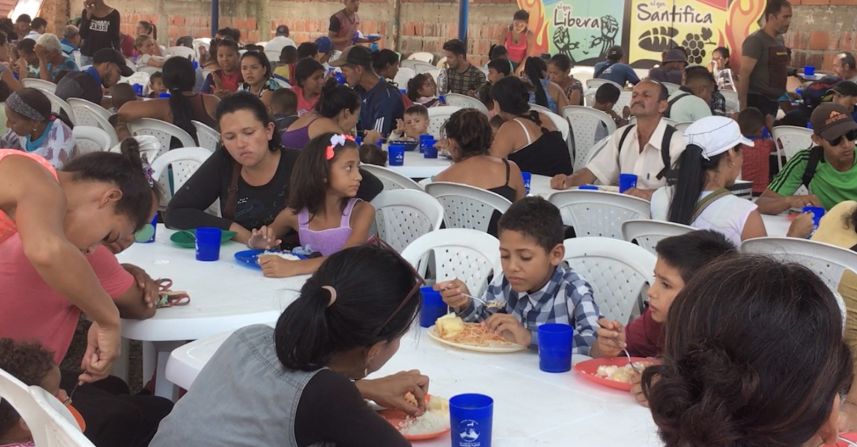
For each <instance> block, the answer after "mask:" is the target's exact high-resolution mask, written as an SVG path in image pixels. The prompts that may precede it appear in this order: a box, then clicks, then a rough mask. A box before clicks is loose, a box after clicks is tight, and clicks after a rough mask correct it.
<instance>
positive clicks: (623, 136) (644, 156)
mask: <svg viewBox="0 0 857 447" xmlns="http://www.w3.org/2000/svg"><path fill="white" fill-rule="evenodd" d="M668 97H669V93H668V92H667V89H666V87H664V86H663V85H662V84H661V83H659V82H657V81H653V80H651V79H644V80H642V81H640V83H638V84H637V85H636V86H634V90H633V94H632V98H631V114H632V115H633V116H635V117H636V118H637V122H636V123H635V124H629V125H627V126H625V127H621V128H619V129H618V130H616V132H615V133H614V134H613V135H612V136H611V137H610V140H609V141H608V142H607V145H606V146H604V148H602V149H601V150H600V151H599V152H598V153H597V154H596V155H595V157H593V158H592V160H591V161H590V162H589V164H588V165H586V167H585V168H583V169H581V170H579V171H577V172H575V173H574V174H572V175H565V174H559V175H556V176H554V178H553V179H551V187H552V188H554V189H567V188H571V187H572V186H580V185H585V184H589V183H593V182H595V181H596V180H598V182H599V183H600V184H602V185H616V184H618V182H619V174H620V173H629V174H635V175H637V187H636V188H631V189H629V190H627V191H625V194H630V195H632V196H636V197H640V198H643V199H646V200H649V199H651V197H652V193H653V192H654V191H655V190H656V189H658V188H660V187H662V186H665V185H666V184H667V173H668V171H669V170H671V169H672V166H673V165H674V164H675V162H676V161H678V157H679V155H681V153H682V151H684V148H685V145H686V143H687V141H686V140H685V138H684V136H683V135H682V134H681V132H678V131H676V130H675V128H674V127H672V126H670V125H668V124H667V122H666V121H665V120H664V118H663V114H664V112H665V111H666V109H667V105H668V104H667V98H668Z"/></svg>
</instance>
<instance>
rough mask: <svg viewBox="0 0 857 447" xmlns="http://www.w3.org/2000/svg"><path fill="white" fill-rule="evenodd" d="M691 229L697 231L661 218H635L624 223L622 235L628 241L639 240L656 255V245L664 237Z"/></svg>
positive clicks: (640, 244) (684, 232)
mask: <svg viewBox="0 0 857 447" xmlns="http://www.w3.org/2000/svg"><path fill="white" fill-rule="evenodd" d="M691 231H696V228H693V227H689V226H687V225H682V224H677V223H674V222H665V221H661V220H648V219H635V220H628V221H625V222H623V223H622V237H624V238H625V240H626V241H628V242H634V241H637V245H639V246H640V247H643V249H645V250H646V251H648V252H649V253H652V254H654V255H656V256H657V252H656V251H655V247H656V246H657V245H658V242H660V241H661V240H662V239H666V238H668V237H671V236H681V235H682V234H686V233H689V232H691Z"/></svg>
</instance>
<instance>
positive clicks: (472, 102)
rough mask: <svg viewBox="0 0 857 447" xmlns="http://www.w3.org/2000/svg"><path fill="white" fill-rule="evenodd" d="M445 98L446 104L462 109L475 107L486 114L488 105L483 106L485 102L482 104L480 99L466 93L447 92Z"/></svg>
mask: <svg viewBox="0 0 857 447" xmlns="http://www.w3.org/2000/svg"><path fill="white" fill-rule="evenodd" d="M444 98H445V99H446V105H448V106H456V107H461V108H464V109H476V110H478V111H480V112H482V113H484V114H486V115H487V114H488V107H485V104H482V101H480V100H478V99H476V98H474V97H472V96H467V95H460V94H458V93H447V94H446V95H445V97H444Z"/></svg>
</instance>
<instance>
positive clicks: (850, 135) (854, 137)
mask: <svg viewBox="0 0 857 447" xmlns="http://www.w3.org/2000/svg"><path fill="white" fill-rule="evenodd" d="M843 138H846V139H848V141H857V130H849V131H848V132H847V133H846V134H844V135H840V136H838V137H836V138H834V139H832V140H827V138H825V140H827V142H828V143H830V145H831V146H839V145H840V144H842V139H843Z"/></svg>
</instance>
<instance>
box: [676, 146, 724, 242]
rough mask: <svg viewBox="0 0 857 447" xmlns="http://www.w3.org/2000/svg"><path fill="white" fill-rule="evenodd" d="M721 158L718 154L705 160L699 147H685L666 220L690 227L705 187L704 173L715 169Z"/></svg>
mask: <svg viewBox="0 0 857 447" xmlns="http://www.w3.org/2000/svg"><path fill="white" fill-rule="evenodd" d="M724 153H725V152H724ZM722 156H723V154H718V155H715V156H714V157H711V159H710V160H706V159H705V158H703V157H702V148H701V147H699V146H697V145H695V144H690V145H688V146H687V148H686V149H685V150H684V152H682V154H681V156H680V157H679V159H678V166H679V169H678V182H677V183H676V186H675V193H674V194H673V198H672V202H671V203H670V208H669V214H668V219H667V220H669V221H670V222H675V223H680V224H683V225H690V223H691V222H690V220H691V218H692V217H693V212H694V210H695V209H696V204H697V203H698V202H699V195H700V194H702V189H703V188H704V187H705V180H706V172H707V171H709V170H711V169H714V168H716V167H717V165H718V163H719V162H720V158H721V157H722Z"/></svg>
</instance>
